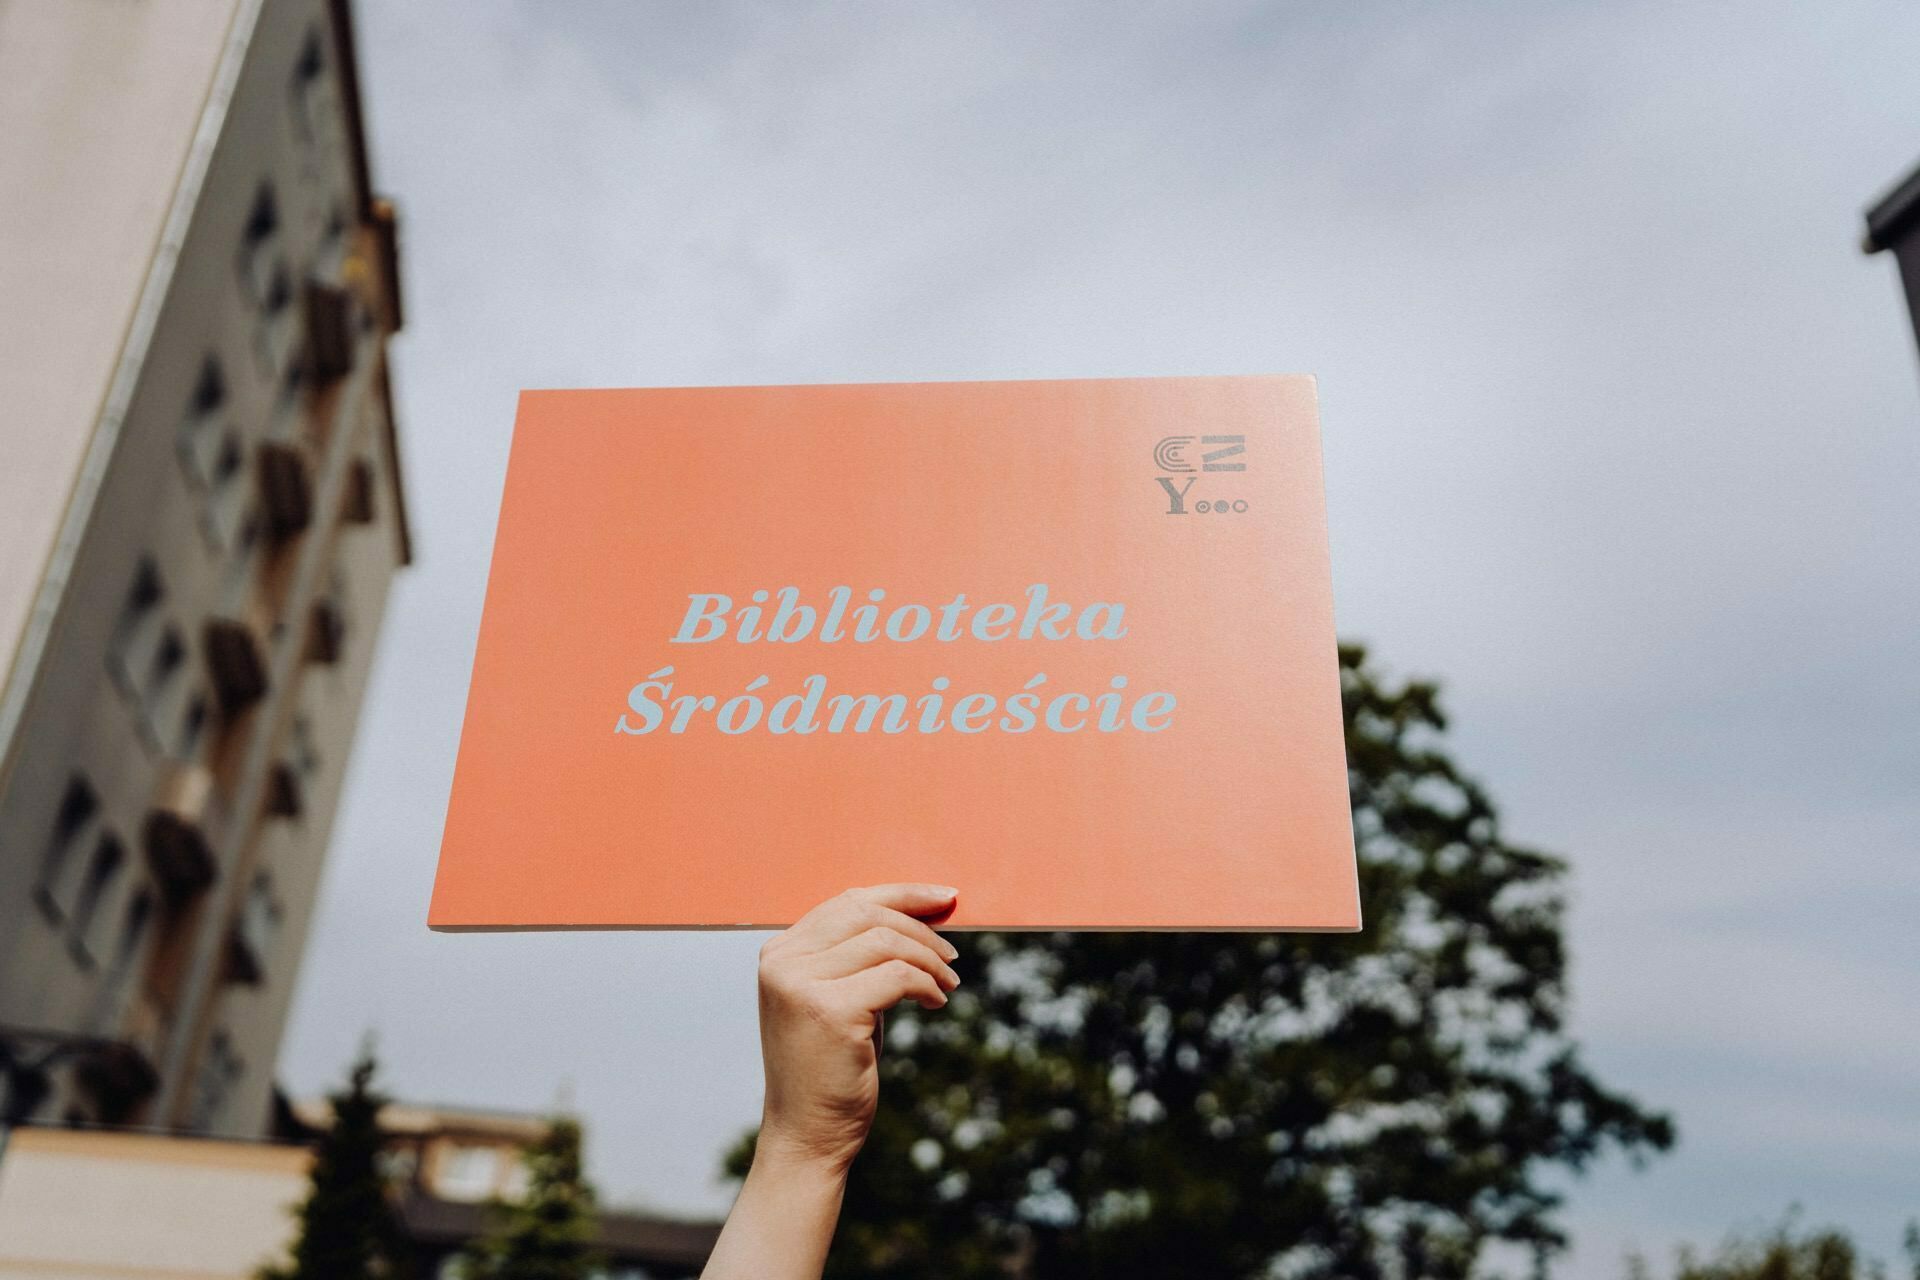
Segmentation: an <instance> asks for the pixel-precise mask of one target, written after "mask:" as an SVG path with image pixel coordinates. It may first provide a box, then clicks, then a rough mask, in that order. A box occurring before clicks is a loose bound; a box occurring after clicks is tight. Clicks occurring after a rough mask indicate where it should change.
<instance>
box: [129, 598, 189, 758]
mask: <svg viewBox="0 0 1920 1280" xmlns="http://www.w3.org/2000/svg"><path fill="white" fill-rule="evenodd" d="M186 668H187V642H186V641H185V640H184V639H183V638H182V637H181V635H180V629H179V628H178V627H175V626H172V625H168V626H166V627H164V628H163V629H162V630H161V632H160V642H159V643H158V644H157V645H155V646H154V649H153V652H152V653H151V655H149V657H148V659H147V666H146V670H145V671H143V672H141V674H140V681H139V684H138V685H137V686H136V687H135V690H134V695H135V700H136V702H137V704H138V706H139V711H140V723H141V727H142V729H143V730H144V732H145V733H146V735H147V739H148V741H150V742H151V743H152V744H153V745H154V746H155V747H156V748H157V749H159V750H161V751H168V752H170V751H171V750H172V748H173V746H174V744H175V742H176V741H177V739H178V734H179V726H180V723H181V721H182V720H183V719H184V718H185V716H186V707H187V700H188V693H189V690H188V679H187V669H186Z"/></svg>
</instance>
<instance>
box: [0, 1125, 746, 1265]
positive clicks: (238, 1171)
mask: <svg viewBox="0 0 1920 1280" xmlns="http://www.w3.org/2000/svg"><path fill="white" fill-rule="evenodd" d="M287 1118H288V1119H289V1120H290V1121H291V1122H292V1124H293V1127H294V1132H293V1133H291V1134H290V1135H289V1136H290V1137H295V1138H299V1139H301V1140H300V1141H279V1142H258V1141H244V1140H232V1139H218V1140H216V1139H208V1138H190V1137H178V1136H163V1135H156V1134H147V1133H128V1132H124V1131H112V1130H86V1129H59V1128H46V1127H40V1126H30V1127H26V1128H21V1129H18V1130H16V1131H15V1132H14V1134H13V1138H12V1142H11V1145H10V1148H9V1151H8V1154H7V1157H6V1159H5V1160H0V1280H148V1278H150V1280H184V1278H185V1277H201V1278H204V1280H252V1277H253V1276H255V1275H256V1274H258V1271H259V1268H260V1267H261V1266H262V1265H263V1264H266V1263H271V1262H277V1261H280V1260H282V1259H284V1258H285V1257H286V1255H287V1254H288V1253H289V1251H290V1250H291V1248H292V1246H293V1244H294V1235H295V1230H296V1222H295V1218H294V1216H293V1211H294V1209H295V1208H296V1207H297V1206H298V1205H299V1204H300V1203H301V1202H302V1201H304V1200H305V1199H306V1196H307V1193H308V1191H309V1188H310V1183H309V1172H310V1170H311V1168H312V1164H313V1154H312V1150H311V1148H310V1146H308V1145H306V1139H309V1138H311V1137H312V1136H313V1134H312V1133H311V1132H310V1131H306V1130H303V1129H301V1128H300V1126H301V1125H302V1124H303V1123H306V1122H310V1123H311V1124H313V1125H316V1126H325V1125H326V1124H328V1123H330V1122H331V1116H330V1114H329V1110H328V1108H327V1105H326V1104H325V1103H324V1102H319V1103H307V1104H301V1105H299V1106H296V1107H294V1108H292V1111H291V1114H290V1115H289V1116H288V1117H287ZM380 1124H381V1127H382V1128H383V1129H384V1130H386V1132H387V1135H388V1138H387V1141H388V1148H387V1165H388V1170H387V1171H388V1173H389V1175H390V1177H391V1180H392V1190H393V1207H394V1213H395V1218H396V1220H397V1225H398V1227H399V1229H400V1236H401V1240H402V1242H403V1244H404V1247H406V1248H407V1249H408V1250H410V1256H409V1257H408V1258H407V1259H406V1262H407V1264H408V1267H409V1274H411V1275H414V1276H417V1277H420V1278H421V1280H458V1276H459V1275H460V1270H461V1268H460V1265H459V1256H460V1252H461V1251H462V1250H463V1249H464V1248H465V1247H466V1246H467V1245H469V1244H471V1243H472V1242H473V1241H474V1240H476V1239H478V1238H480V1237H481V1236H483V1235H484V1234H486V1233H487V1231H488V1230H489V1229H491V1228H493V1227H494V1226H495V1225H497V1222H498V1217H497V1215H496V1212H495V1209H494V1207H493V1206H494V1203H495V1202H498V1201H501V1200H512V1199H514V1198H516V1197H518V1196H519V1195H521V1194H522V1193H523V1192H524V1190H525V1186H526V1171H525V1166H524V1165H523V1163H522V1161H521V1155H522V1153H523V1152H524V1151H525V1150H526V1148H527V1147H528V1146H529V1145H531V1144H532V1143H535V1142H538V1141H539V1140H540V1139H541V1138H542V1137H543V1136H544V1135H545V1133H546V1125H545V1123H544V1122H543V1121H541V1120H539V1119H538V1118H536V1117H533V1116H522V1115H512V1114H506V1113H500V1112H486V1111H470V1110H456V1109H448V1108H442V1107H417V1106H409V1105H403V1104H394V1105H390V1106H388V1107H387V1108H386V1109H385V1110H384V1111H383V1112H382V1113H381V1117H380ZM719 1235H720V1224H719V1223H717V1222H694V1221H686V1220H682V1219H676V1218H664V1217H660V1216H657V1215H654V1214H649V1213H642V1212H638V1211H635V1210H622V1209H602V1210H601V1211H600V1212H599V1213H598V1215H597V1216H596V1220H595V1228H594V1235H593V1240H592V1248H593V1249H594V1251H595V1252H596V1253H597V1254H599V1256H600V1258H601V1261H602V1266H601V1270H600V1272H599V1274H600V1275H601V1276H603V1277H605V1280H693V1277H695V1276H698V1275H699V1274H700V1272H701V1270H702V1268H704V1267H705V1265H706V1261H707V1257H708V1255H709V1254H711V1253H712V1252H713V1246H714V1242H715V1241H716V1240H717V1239H718V1238H719Z"/></svg>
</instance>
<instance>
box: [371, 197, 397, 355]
mask: <svg viewBox="0 0 1920 1280" xmlns="http://www.w3.org/2000/svg"><path fill="white" fill-rule="evenodd" d="M367 213H368V221H369V222H370V223H371V224H372V226H373V233H374V235H376V236H378V237H379V239H380V277H381V278H380V286H381V289H380V291H381V292H382V293H383V294H385V295H386V299H387V327H388V330H389V331H390V332H392V333H398V332H400V327H401V325H402V324H404V323H405V321H404V319H403V318H402V315H403V313H402V312H401V309H400V215H399V213H398V211H396V210H395V209H394V207H393V201H392V200H389V199H388V198H387V197H386V196H375V197H374V198H373V200H372V202H371V203H370V204H369V205H368V206H367Z"/></svg>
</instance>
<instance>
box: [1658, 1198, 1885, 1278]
mask: <svg viewBox="0 0 1920 1280" xmlns="http://www.w3.org/2000/svg"><path fill="white" fill-rule="evenodd" d="M1906 1254H1907V1264H1906V1267H1905V1268H1903V1270H1904V1271H1905V1273H1906V1274H1907V1275H1909V1276H1911V1277H1912V1280H1920V1223H1909V1224H1908V1226H1907V1234H1906ZM1888 1274H1889V1273H1888V1271H1887V1268H1886V1266H1885V1265H1884V1264H1882V1263H1881V1262H1879V1261H1877V1260H1875V1259H1871V1258H1866V1257H1864V1256H1862V1254H1861V1253H1860V1250H1859V1249H1858V1248H1856V1247H1855V1245H1854V1243H1853V1240H1852V1239H1851V1238H1850V1237H1848V1235H1847V1234H1846V1233H1845V1232H1844V1231H1841V1230H1839V1229H1837V1228H1834V1227H1822V1228H1816V1229H1812V1230H1801V1229H1800V1228H1799V1226H1798V1224H1797V1223H1796V1222H1795V1215H1794V1214H1788V1215H1787V1218H1786V1220H1785V1221H1783V1222H1782V1223H1781V1224H1780V1225H1779V1226H1778V1227H1776V1228H1774V1229H1773V1231H1771V1232H1769V1233H1767V1234H1765V1235H1761V1236H1742V1237H1735V1238H1734V1239H1733V1240H1732V1241H1730V1242H1729V1243H1727V1244H1725V1245H1723V1246H1722V1247H1721V1248H1720V1250H1719V1251H1718V1252H1717V1253H1715V1254H1714V1255H1713V1256H1711V1257H1709V1258H1704V1259H1703V1258H1701V1257H1700V1256H1699V1254H1698V1253H1697V1252H1696V1251H1695V1250H1693V1249H1684V1248H1683V1249H1681V1250H1680V1251H1679V1256H1678V1257H1677V1258H1676V1259H1675V1262H1674V1269H1673V1280H1888ZM1653 1275H1654V1273H1653V1271H1652V1269H1651V1268H1650V1267H1649V1266H1648V1265H1647V1262H1646V1259H1644V1258H1641V1257H1637V1256H1636V1257H1632V1258H1629V1259H1628V1260H1627V1280H1653Z"/></svg>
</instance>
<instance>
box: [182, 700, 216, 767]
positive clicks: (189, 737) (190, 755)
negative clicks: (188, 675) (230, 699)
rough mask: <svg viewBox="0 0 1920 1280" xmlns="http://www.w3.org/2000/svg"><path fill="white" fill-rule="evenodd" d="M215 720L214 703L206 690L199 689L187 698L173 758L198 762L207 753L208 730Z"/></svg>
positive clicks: (185, 761)
mask: <svg viewBox="0 0 1920 1280" xmlns="http://www.w3.org/2000/svg"><path fill="white" fill-rule="evenodd" d="M212 722H213V703H212V702H211V700H210V699H209V698H208V697H207V693H206V690H204V689H201V690H197V691H196V692H195V693H194V695H193V696H192V697H191V698H189V699H187V709H186V712H185V713H184V714H183V715H182V716H181V717H180V731H179V733H177V734H176V735H175V736H174V740H173V758H174V759H176V760H179V761H182V762H183V763H186V764H198V763H199V761H200V758H201V756H202V755H204V754H205V753H206V748H207V731H208V728H209V727H210V726H211V724H212Z"/></svg>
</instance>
